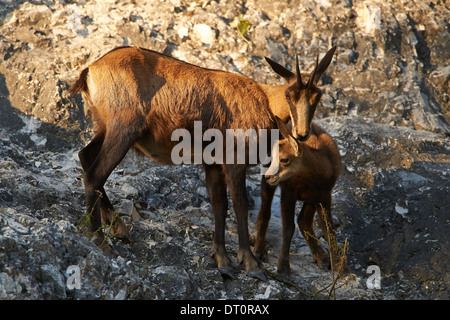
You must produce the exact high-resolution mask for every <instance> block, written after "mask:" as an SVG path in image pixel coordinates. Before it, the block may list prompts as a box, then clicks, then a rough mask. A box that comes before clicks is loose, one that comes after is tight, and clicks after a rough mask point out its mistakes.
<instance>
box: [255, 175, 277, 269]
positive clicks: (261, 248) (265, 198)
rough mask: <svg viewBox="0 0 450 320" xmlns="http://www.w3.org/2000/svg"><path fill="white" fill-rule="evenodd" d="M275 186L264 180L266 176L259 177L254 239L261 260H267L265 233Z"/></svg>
mask: <svg viewBox="0 0 450 320" xmlns="http://www.w3.org/2000/svg"><path fill="white" fill-rule="evenodd" d="M275 190H276V187H273V186H271V185H270V184H268V183H267V182H266V178H265V177H264V176H262V178H261V207H260V209H259V212H258V219H257V221H256V241H255V255H256V257H257V258H258V259H260V260H261V261H264V262H267V261H268V255H267V249H266V233H267V229H268V227H269V221H270V216H271V208H272V200H273V196H274V194H275Z"/></svg>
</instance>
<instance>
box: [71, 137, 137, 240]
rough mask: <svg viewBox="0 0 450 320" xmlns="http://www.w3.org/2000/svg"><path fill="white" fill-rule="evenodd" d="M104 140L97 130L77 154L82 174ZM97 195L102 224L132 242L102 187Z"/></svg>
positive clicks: (93, 159)
mask: <svg viewBox="0 0 450 320" xmlns="http://www.w3.org/2000/svg"><path fill="white" fill-rule="evenodd" d="M104 140H105V131H104V130H99V132H98V133H97V135H96V136H95V137H94V139H92V141H91V142H90V143H89V144H88V145H87V146H86V147H85V148H84V149H83V150H81V151H80V152H79V153H78V156H79V158H80V162H81V166H82V167H83V171H84V172H86V171H88V170H89V168H90V167H91V165H92V164H93V163H94V161H95V159H96V158H97V156H98V154H99V153H100V150H101V148H102V145H103V141H104ZM99 195H101V198H100V211H101V218H102V221H103V223H104V224H107V225H109V226H111V228H112V232H113V234H114V235H115V236H117V237H118V238H119V239H121V240H123V241H125V242H128V243H131V242H132V241H131V236H130V233H129V231H128V228H127V227H126V225H125V223H124V222H123V221H122V219H120V218H119V217H118V214H117V212H116V211H115V210H114V207H113V206H112V204H111V202H110V201H109V199H108V196H107V195H106V192H105V189H104V188H103V187H102V188H101V189H100V190H99Z"/></svg>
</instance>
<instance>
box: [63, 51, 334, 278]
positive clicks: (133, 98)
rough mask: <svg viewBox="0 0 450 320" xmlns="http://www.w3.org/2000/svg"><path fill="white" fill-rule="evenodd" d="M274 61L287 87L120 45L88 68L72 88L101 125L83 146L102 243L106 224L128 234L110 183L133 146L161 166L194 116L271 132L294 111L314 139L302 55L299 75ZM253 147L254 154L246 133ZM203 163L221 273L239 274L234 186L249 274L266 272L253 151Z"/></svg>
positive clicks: (214, 124)
mask: <svg viewBox="0 0 450 320" xmlns="http://www.w3.org/2000/svg"><path fill="white" fill-rule="evenodd" d="M334 50H335V48H333V49H331V50H330V51H332V53H331V54H327V55H326V56H325V57H324V58H323V59H322V61H321V63H320V64H317V63H316V67H315V69H314V71H313V74H312V76H311V77H310V81H309V83H308V84H307V85H306V86H309V87H315V84H316V83H317V81H318V79H320V76H321V75H322V73H323V72H324V71H325V69H326V68H327V66H328V65H329V63H330V61H331V58H332V56H333V53H334ZM269 60H270V59H269ZM269 60H268V61H269ZM271 66H272V68H274V69H275V71H276V72H277V73H279V74H280V73H281V75H282V76H283V77H284V78H285V79H287V80H288V82H287V83H286V84H283V85H280V86H268V85H263V84H259V83H256V82H255V81H253V80H251V79H249V78H247V77H244V76H242V75H237V74H232V73H228V72H223V71H218V70H211V69H206V68H201V67H197V66H194V65H191V64H188V63H185V62H182V61H180V60H177V59H175V58H172V57H168V56H166V55H163V54H160V53H157V52H154V51H151V50H147V49H143V48H137V47H121V48H117V49H114V50H112V51H110V52H109V53H107V54H106V55H104V56H103V57H102V58H100V59H99V60H97V61H96V62H94V63H93V64H92V65H90V66H89V67H88V68H86V69H84V70H83V71H82V72H81V75H80V77H79V79H78V80H77V81H76V82H75V84H74V85H73V86H72V87H71V88H70V89H69V93H70V94H71V95H73V94H75V93H77V92H81V94H82V96H83V100H84V102H85V109H86V111H87V113H90V114H91V116H92V119H93V122H94V123H95V124H96V125H97V133H96V135H95V137H94V138H93V140H92V141H91V142H90V143H89V144H88V145H87V146H86V147H85V148H84V149H82V150H81V151H80V152H79V158H80V162H81V165H82V167H83V170H84V176H83V177H84V185H85V192H86V211H87V216H88V217H90V221H89V231H90V232H91V233H92V234H93V236H92V238H91V241H93V242H94V243H96V244H100V243H102V242H103V241H104V234H103V232H102V230H101V225H102V221H103V222H104V223H106V224H108V225H110V226H112V230H113V232H114V233H115V234H116V236H117V237H118V238H122V239H125V240H127V239H128V240H129V239H130V234H129V232H128V229H127V228H126V226H125V224H124V223H123V221H122V220H121V219H120V218H119V217H117V214H115V211H114V208H113V206H112V204H111V203H110V201H109V199H108V197H107V195H106V193H105V190H104V184H105V182H106V180H107V178H108V177H109V175H110V174H111V172H112V171H113V170H114V168H115V167H116V166H117V165H118V164H119V163H120V161H121V160H122V159H123V158H124V156H125V155H126V153H127V152H128V150H129V149H130V148H134V149H137V150H139V151H140V152H142V153H143V154H145V155H146V156H148V157H150V158H153V159H154V160H156V161H159V162H161V163H166V164H172V163H173V159H172V158H171V151H172V149H173V147H174V146H175V145H176V144H177V142H176V141H173V140H172V133H173V132H174V131H175V130H177V129H183V130H187V131H188V132H190V133H191V134H192V133H193V131H194V122H195V121H201V124H202V130H203V131H206V130H208V129H218V130H220V131H221V132H222V133H223V136H226V134H225V131H226V130H227V129H242V130H243V131H246V130H249V129H255V130H258V129H273V128H276V121H275V119H274V114H275V115H277V116H279V117H280V118H281V119H283V120H288V119H289V118H290V117H292V119H293V120H294V127H295V129H296V131H297V132H299V134H300V135H301V136H304V137H307V136H308V135H309V132H310V130H311V123H310V122H308V121H303V120H302V119H301V117H303V115H304V114H306V115H308V114H309V112H310V111H309V102H308V101H304V100H305V99H306V97H305V96H304V95H302V93H301V91H302V90H304V88H305V85H304V84H303V82H302V81H301V75H300V71H299V67H298V61H297V75H295V74H293V73H292V72H290V71H288V70H287V69H284V68H283V67H281V66H280V65H278V64H277V63H275V62H273V64H271ZM286 95H288V96H289V99H287V98H286ZM306 100H307V99H306ZM302 109H307V110H302ZM271 110H273V113H272V111H271ZM309 118H310V116H308V119H309ZM269 131H270V130H269ZM202 147H203V148H204V147H205V145H204V144H203V146H202ZM224 148H225V146H224ZM245 152H246V154H247V153H248V137H247V143H246V150H245ZM223 154H224V155H225V149H224V152H223ZM192 157H193V158H194V159H195V157H194V155H192ZM202 160H203V159H202ZM203 165H204V168H205V180H206V186H207V189H208V192H209V196H210V201H211V206H212V210H213V213H214V220H215V232H214V239H213V245H212V248H211V251H210V252H211V256H212V257H214V258H215V260H216V263H217V265H218V268H219V271H220V272H221V273H222V274H223V275H225V276H229V277H234V270H233V269H234V268H233V267H232V263H231V260H230V259H229V258H228V256H227V252H226V249H225V218H226V213H227V210H228V206H227V187H228V190H229V192H230V195H231V198H232V200H233V208H234V211H235V213H236V217H237V224H238V236H239V251H238V257H237V258H238V261H239V262H240V263H241V264H243V265H244V266H245V268H246V270H247V274H248V275H250V276H253V277H258V278H262V279H265V278H266V275H265V272H264V269H263V268H262V266H261V263H260V262H259V260H258V259H257V258H256V257H255V256H254V255H253V253H252V251H251V250H250V241H249V234H248V199H247V194H246V187H245V179H246V168H247V167H248V165H249V163H248V158H247V157H246V162H245V163H244V164H237V163H231V164H230V163H226V162H225V160H224V161H222V163H219V162H216V163H213V164H206V163H205V162H203Z"/></svg>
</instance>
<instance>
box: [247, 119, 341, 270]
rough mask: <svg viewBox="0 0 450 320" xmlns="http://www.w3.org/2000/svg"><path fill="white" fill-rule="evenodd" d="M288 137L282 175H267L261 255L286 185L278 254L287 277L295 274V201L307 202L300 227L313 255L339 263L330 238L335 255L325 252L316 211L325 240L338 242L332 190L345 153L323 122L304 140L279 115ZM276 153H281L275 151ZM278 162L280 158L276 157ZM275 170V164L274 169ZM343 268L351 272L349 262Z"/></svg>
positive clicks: (260, 225)
mask: <svg viewBox="0 0 450 320" xmlns="http://www.w3.org/2000/svg"><path fill="white" fill-rule="evenodd" d="M277 124H278V128H279V130H280V133H281V135H282V136H283V137H284V139H283V140H281V141H279V148H278V152H279V155H278V158H279V168H278V172H277V173H276V174H269V175H266V176H264V177H263V179H262V185H261V202H262V204H261V208H260V211H259V213H258V219H257V226H256V243H255V254H256V256H257V257H258V258H260V259H261V260H266V259H267V250H266V232H267V228H268V225H269V220H270V215H271V204H272V199H273V196H274V193H275V189H276V188H277V186H278V185H279V186H280V188H281V218H282V237H283V242H282V248H281V252H280V256H279V258H278V266H277V273H279V274H280V275H281V276H283V277H289V276H290V274H291V270H290V263H289V249H290V245H291V240H292V236H293V235H294V231H295V223H294V217H295V205H296V202H297V200H300V201H303V207H302V209H301V211H300V213H299V215H298V219H297V223H298V226H299V229H300V231H301V233H302V235H303V237H304V238H305V240H306V242H307V243H308V246H309V248H310V249H311V252H312V256H313V260H314V261H316V262H317V263H318V264H319V265H325V266H330V263H334V265H333V266H336V265H337V264H338V263H337V261H336V252H335V251H336V248H335V247H333V245H334V243H333V244H331V243H329V246H328V247H329V248H331V256H332V260H333V261H330V256H329V255H328V254H326V253H325V251H324V250H323V249H322V247H321V246H320V243H319V239H318V238H317V237H316V236H315V233H314V229H313V221H314V215H315V213H316V212H318V213H319V217H320V225H321V229H322V232H323V235H324V237H325V239H326V240H327V241H329V242H335V232H336V231H335V226H334V224H333V220H332V216H331V200H332V196H331V192H332V189H333V187H334V185H335V183H336V180H337V179H338V177H339V172H340V167H341V157H340V154H339V150H338V148H337V146H336V144H335V142H334V140H333V138H332V137H331V136H330V135H329V134H328V133H326V132H325V131H324V130H323V129H322V128H320V127H319V126H318V125H317V124H315V123H313V124H312V130H311V134H310V136H309V138H308V139H307V140H306V141H303V142H301V141H299V140H298V139H297V138H295V135H294V133H293V132H291V131H290V130H289V128H288V127H287V125H286V124H285V123H284V122H283V121H282V120H280V119H278V118H277ZM274 156H276V155H274ZM272 161H274V160H273V159H272ZM268 171H270V168H269V170H268ZM341 271H344V272H347V267H346V265H345V264H343V266H342V268H341Z"/></svg>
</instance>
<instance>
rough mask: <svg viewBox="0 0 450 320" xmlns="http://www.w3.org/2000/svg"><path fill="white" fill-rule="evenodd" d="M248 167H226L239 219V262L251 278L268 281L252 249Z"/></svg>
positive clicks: (227, 179) (228, 183)
mask: <svg viewBox="0 0 450 320" xmlns="http://www.w3.org/2000/svg"><path fill="white" fill-rule="evenodd" d="M246 170H247V166H246V165H239V164H238V165H225V166H224V171H225V177H226V181H227V185H228V189H229V191H230V195H231V198H232V200H233V209H234V212H235V214H236V218H237V225H238V236H239V252H238V256H237V260H238V262H239V263H240V264H242V265H244V266H245V269H246V270H247V274H248V275H249V276H251V277H254V278H258V279H261V280H266V279H267V276H266V273H265V271H264V269H263V268H262V266H261V263H260V262H259V260H258V259H256V257H255V256H254V255H253V253H252V251H251V249H250V237H249V232H248V198H247V190H246V187H245V179H246Z"/></svg>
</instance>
